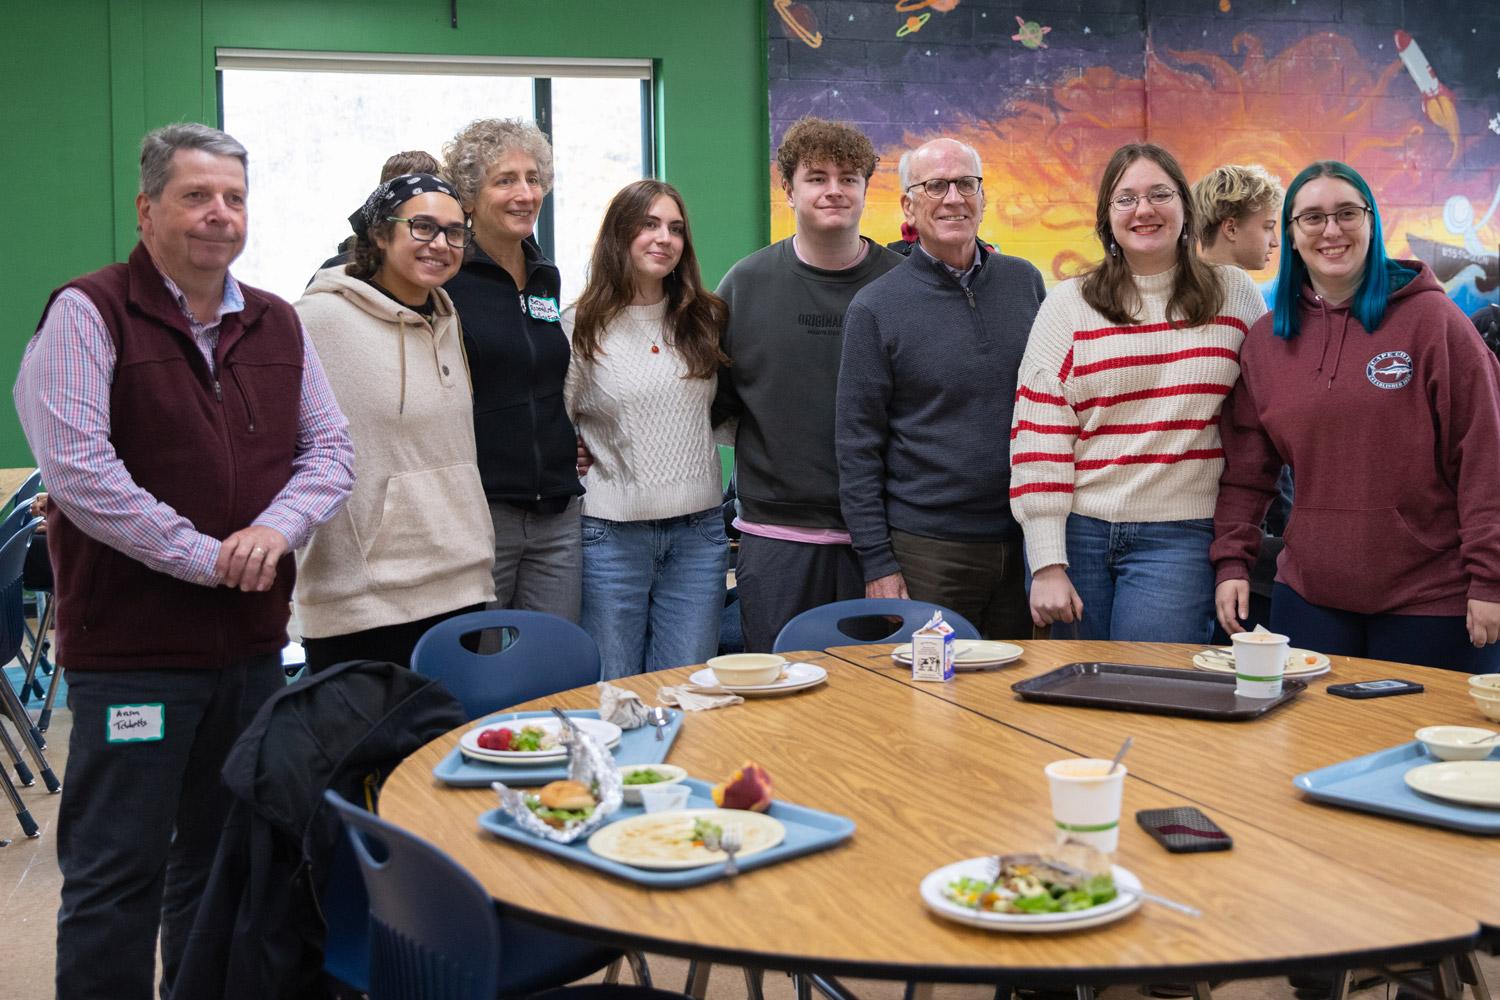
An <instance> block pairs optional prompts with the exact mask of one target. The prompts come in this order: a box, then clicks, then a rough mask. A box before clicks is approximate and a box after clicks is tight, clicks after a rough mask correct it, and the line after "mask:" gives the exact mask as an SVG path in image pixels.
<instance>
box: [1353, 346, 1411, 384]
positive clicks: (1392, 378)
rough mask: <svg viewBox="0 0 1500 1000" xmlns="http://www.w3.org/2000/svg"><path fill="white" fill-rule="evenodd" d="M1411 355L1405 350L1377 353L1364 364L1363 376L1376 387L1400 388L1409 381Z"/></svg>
mask: <svg viewBox="0 0 1500 1000" xmlns="http://www.w3.org/2000/svg"><path fill="white" fill-rule="evenodd" d="M1411 370H1412V369H1411V355H1410V354H1407V353H1406V352H1405V351H1386V352H1385V353H1384V354H1377V355H1375V356H1374V357H1373V358H1371V359H1370V363H1369V364H1367V365H1365V378H1367V379H1369V380H1370V384H1371V385H1373V386H1374V387H1375V388H1377V389H1400V388H1403V387H1404V386H1405V385H1406V384H1407V383H1408V382H1410V381H1411Z"/></svg>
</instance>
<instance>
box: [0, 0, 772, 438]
mask: <svg viewBox="0 0 1500 1000" xmlns="http://www.w3.org/2000/svg"><path fill="white" fill-rule="evenodd" d="M448 11H449V3H448V0H108V2H106V0H48V2H46V3H38V4H6V16H5V22H6V23H5V26H4V31H5V34H4V40H3V42H0V46H3V51H0V56H3V58H0V85H3V86H0V93H3V94H4V95H5V100H4V102H3V105H0V116H3V117H0V124H3V128H0V135H3V136H5V142H4V144H3V146H0V170H3V176H5V177H7V178H9V179H10V182H11V184H10V189H11V191H12V194H11V196H10V197H9V198H7V199H6V201H7V205H8V213H7V215H8V217H7V219H6V226H7V229H8V231H9V233H10V234H12V235H11V237H10V238H9V239H7V240H6V241H5V242H6V250H5V255H4V257H5V259H4V266H0V323H3V329H4V330H5V335H4V337H3V341H0V382H3V384H4V385H5V386H6V387H9V386H11V385H13V384H14V382H15V373H16V368H17V365H18V363H19V361H20V357H21V352H22V350H23V349H24V347H25V344H26V340H27V339H28V337H29V336H30V335H31V332H32V330H33V329H34V328H35V326H36V323H37V320H38V319H39V317H40V314H41V310H42V307H43V305H44V304H45V303H46V300H47V295H48V293H49V292H50V291H51V290H52V289H53V288H54V287H56V286H57V285H58V284H60V283H62V282H63V281H66V280H67V279H69V278H71V277H73V276H75V275H77V274H81V273H84V272H86V271H90V270H93V269H94V268H97V267H101V266H103V265H104V264H107V263H109V262H111V261H114V260H123V259H124V258H125V256H126V255H127V254H128V253H129V252H130V248H131V247H132V246H133V245H134V243H135V207H134V199H135V191H136V167H137V158H138V156H139V143H140V137H141V135H142V133H144V132H145V131H147V130H148V129H150V128H154V127H156V126H157V125H162V124H165V123H167V122H171V121H178V120H189V119H191V120H197V121H205V122H210V123H217V115H218V97H217V85H216V80H215V74H214V68H213V67H214V51H215V49H216V48H221V47H222V48H275V49H309V50H320V51H338V50H344V51H373V52H421V53H437V54H468V55H473V54H478V55H514V56H574V57H589V58H608V57H617V58H650V59H653V60H655V61H656V80H657V86H658V93H657V101H656V105H657V115H658V120H657V136H658V143H659V146H658V168H659V173H660V175H661V176H662V177H663V178H665V179H666V180H669V181H671V182H672V183H673V184H676V185H677V186H678V187H679V188H680V189H681V190H682V192H683V196H684V197H685V198H686V199H687V203H688V205H689V207H690V208H691V210H692V216H693V232H694V237H695V241H696V243H697V247H698V254H699V258H700V260H701V261H702V263H703V268H704V272H705V274H704V277H705V279H706V280H708V281H709V282H710V283H716V282H717V281H718V279H719V277H720V276H721V275H722V274H723V273H724V271H725V270H727V269H728V267H729V265H731V264H732V263H734V261H736V260H737V259H739V258H740V257H742V256H744V255H745V254H746V253H748V252H750V251H751V250H753V249H755V248H756V247H759V246H761V245H763V244H764V243H765V241H766V238H767V234H768V232H769V215H768V209H767V206H766V201H765V194H764V188H765V178H766V169H767V167H766V164H767V162H768V161H769V158H770V156H769V151H768V148H767V142H768V140H767V135H768V132H769V127H768V124H767V122H768V117H767V109H766V57H765V47H766V22H765V5H764V4H763V3H759V2H756V0H542V2H540V3H538V2H536V0H531V2H525V3H523V2H519V0H458V14H459V27H458V29H457V30H454V29H453V28H452V27H450V25H449V20H448ZM330 113H332V112H330ZM483 113H484V109H482V108H476V109H475V117H480V116H481V115H482V114H483ZM250 154H251V155H252V156H253V155H255V150H253V149H252V150H251V151H250ZM28 177H34V178H35V179H36V181H35V183H28V182H27V180H26V178H28ZM274 211H275V206H274V205H257V204H255V203H254V202H253V200H252V202H251V212H252V215H251V218H252V222H251V224H252V225H254V221H253V220H254V217H255V214H256V213H267V212H274ZM321 253H322V249H321V248H312V249H311V250H310V251H309V254H310V256H309V260H312V258H313V257H318V256H319V255H320V254H321ZM314 263H315V261H314ZM27 464H31V458H30V454H29V452H28V450H27V447H26V442H25V440H24V439H23V438H22V436H21V431H20V426H19V424H18V423H17V422H16V418H15V413H14V408H13V407H12V406H10V405H8V404H7V405H0V466H4V467H8V466H19V465H27Z"/></svg>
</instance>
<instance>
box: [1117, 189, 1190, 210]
mask: <svg viewBox="0 0 1500 1000" xmlns="http://www.w3.org/2000/svg"><path fill="white" fill-rule="evenodd" d="M1175 197H1177V192H1176V191H1173V190H1172V189H1171V188H1157V189H1156V190H1154V191H1148V192H1146V193H1145V194H1144V195H1139V194H1117V195H1115V196H1114V197H1113V198H1111V199H1109V204H1110V207H1111V208H1113V209H1114V210H1115V211H1116V212H1130V211H1134V209H1135V206H1136V205H1137V204H1138V203H1139V202H1140V200H1141V199H1142V198H1145V199H1146V201H1147V202H1149V203H1150V204H1152V205H1155V206H1156V207H1158V208H1160V207H1161V206H1162V205H1165V204H1166V203H1167V202H1169V201H1171V200H1172V199H1173V198H1175Z"/></svg>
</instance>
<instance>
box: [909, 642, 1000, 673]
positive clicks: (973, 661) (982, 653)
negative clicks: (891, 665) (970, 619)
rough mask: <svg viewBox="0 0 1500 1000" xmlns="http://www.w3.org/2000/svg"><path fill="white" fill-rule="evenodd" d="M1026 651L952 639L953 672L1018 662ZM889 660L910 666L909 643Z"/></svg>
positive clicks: (992, 643)
mask: <svg viewBox="0 0 1500 1000" xmlns="http://www.w3.org/2000/svg"><path fill="white" fill-rule="evenodd" d="M1025 653H1026V650H1024V649H1022V648H1021V647H1020V646H1017V645H1016V644H1014V643H1010V642H994V641H992V640H989V639H954V640H953V669H954V670H988V669H990V668H992V667H1003V666H1005V664H1007V663H1014V662H1016V661H1017V660H1019V659H1020V658H1021V657H1022V656H1023V655H1024V654H1025ZM891 659H893V660H895V661H896V662H897V663H899V664H901V665H902V666H903V667H909V666H911V643H909V642H904V643H902V644H901V645H899V646H897V647H896V648H895V649H893V650H891Z"/></svg>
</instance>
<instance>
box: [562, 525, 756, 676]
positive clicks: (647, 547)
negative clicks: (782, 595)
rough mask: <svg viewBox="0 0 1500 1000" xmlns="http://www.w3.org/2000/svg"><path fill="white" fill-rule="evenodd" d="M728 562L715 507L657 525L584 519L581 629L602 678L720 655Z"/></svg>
mask: <svg viewBox="0 0 1500 1000" xmlns="http://www.w3.org/2000/svg"><path fill="white" fill-rule="evenodd" d="M728 557H729V539H728V538H727V537H726V536H725V534H724V518H723V515H722V514H721V513H720V510H719V508H718V507H712V508H710V509H708V510H704V511H699V512H698V513H696V514H688V515H685V516H683V517H669V518H663V519H661V520H655V521H606V520H604V519H603V518H598V517H585V518H584V519H583V614H582V624H583V627H584V630H585V631H587V632H588V634H589V635H591V636H593V637H594V641H595V642H597V643H598V644H599V658H600V660H601V662H602V663H603V666H604V669H603V678H604V679H605V680H611V679H613V678H616V677H629V676H630V675H632V674H639V673H644V672H646V671H649V670H665V669H667V668H669V667H681V666H685V665H687V664H690V663H702V662H703V661H704V660H707V659H708V658H709V657H710V656H713V655H715V654H716V653H717V652H718V650H719V619H720V617H721V616H722V615H723V612H724V573H725V570H726V568H727V564H728V563H727V561H728Z"/></svg>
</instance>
